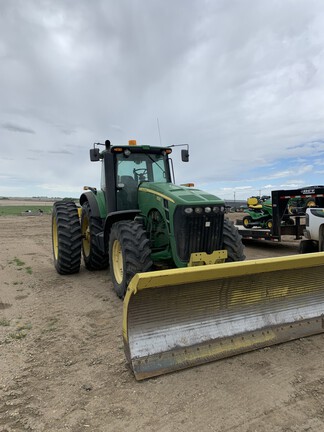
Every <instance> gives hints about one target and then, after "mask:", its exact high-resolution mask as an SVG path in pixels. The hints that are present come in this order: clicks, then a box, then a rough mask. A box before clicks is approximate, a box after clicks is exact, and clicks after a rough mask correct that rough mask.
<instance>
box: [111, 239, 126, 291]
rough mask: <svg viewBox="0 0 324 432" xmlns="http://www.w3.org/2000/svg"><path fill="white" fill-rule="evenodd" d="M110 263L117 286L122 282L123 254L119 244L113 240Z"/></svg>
mask: <svg viewBox="0 0 324 432" xmlns="http://www.w3.org/2000/svg"><path fill="white" fill-rule="evenodd" d="M112 255H113V256H112V262H113V271H114V276H115V280H116V282H117V283H118V284H121V283H122V281H123V274H124V264H123V254H122V249H121V245H120V242H119V241H118V240H115V241H114V243H113V247H112Z"/></svg>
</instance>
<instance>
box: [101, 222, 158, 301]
mask: <svg viewBox="0 0 324 432" xmlns="http://www.w3.org/2000/svg"><path fill="white" fill-rule="evenodd" d="M150 255H151V249H150V246H149V240H148V238H147V235H146V231H145V230H144V228H143V226H142V225H141V224H139V223H138V222H135V221H122V222H116V223H114V224H113V226H112V229H111V231H110V236H109V264H110V272H111V280H112V283H113V286H114V290H115V292H116V294H117V295H118V297H120V298H123V297H124V296H125V293H126V290H127V286H128V284H129V282H130V281H131V279H132V278H133V276H135V274H136V273H142V272H147V271H149V270H150V269H151V267H152V264H153V263H152V261H151V258H150Z"/></svg>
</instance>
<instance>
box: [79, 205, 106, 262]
mask: <svg viewBox="0 0 324 432" xmlns="http://www.w3.org/2000/svg"><path fill="white" fill-rule="evenodd" d="M102 231H103V224H102V220H101V219H100V218H99V217H94V216H92V214H91V208H90V204H89V203H88V201H87V202H85V203H84V204H83V206H82V213H81V233H82V255H83V260H84V264H85V266H86V268H87V269H88V270H102V269H105V268H107V267H108V264H109V262H108V254H107V253H106V254H105V253H103V252H102V251H101V249H100V248H99V247H98V244H97V242H96V238H95V236H96V234H99V233H100V232H102Z"/></svg>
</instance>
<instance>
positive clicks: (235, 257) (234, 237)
mask: <svg viewBox="0 0 324 432" xmlns="http://www.w3.org/2000/svg"><path fill="white" fill-rule="evenodd" d="M223 249H226V250H227V259H226V262H232V261H244V260H245V255H244V246H243V243H242V237H241V236H240V234H239V232H238V230H237V228H236V227H235V226H234V224H233V222H231V221H230V220H229V219H224V228H223Z"/></svg>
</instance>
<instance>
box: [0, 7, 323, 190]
mask: <svg viewBox="0 0 324 432" xmlns="http://www.w3.org/2000/svg"><path fill="white" fill-rule="evenodd" d="M252 11H253V12H252ZM292 16H293V19H292ZM323 46H324V3H323V2H320V1H318V0H308V1H307V2H306V1H299V0H286V1H285V2H281V1H277V0H273V1H270V2H260V1H259V0H246V1H244V2H243V1H241V2H240V1H231V2H229V1H227V0H215V1H213V2H211V1H207V0H175V1H173V2H169V3H168V4H167V5H166V3H165V2H164V1H162V0H151V1H146V2H145V1H139V0H134V1H132V2H129V1H126V0H120V1H118V2H116V1H113V0H96V2H89V1H88V0H80V1H79V2H78V4H77V5H76V4H75V3H74V2H67V1H65V0H57V1H55V2H48V1H45V2H43V1H39V0H30V1H28V2H26V1H24V0H14V1H3V2H1V14H0V94H1V99H0V115H1V121H2V129H1V143H2V142H7V143H9V142H10V148H8V149H7V150H6V152H7V155H6V156H7V157H8V158H10V157H13V158H14V163H11V161H10V160H7V161H1V167H0V169H1V172H2V173H4V174H6V175H13V176H14V175H15V172H19V171H21V170H25V171H26V170H27V171H28V175H29V177H28V178H30V179H31V180H30V182H29V183H28V181H27V182H26V185H27V186H28V184H30V188H35V187H36V186H35V185H42V184H43V185H44V184H46V185H47V187H48V189H49V190H50V189H51V187H52V186H51V185H54V186H53V188H55V185H61V186H60V188H61V187H62V182H61V181H60V179H61V178H64V183H65V184H66V185H69V187H73V188H76V189H77V188H78V187H79V186H80V190H81V188H82V185H83V183H88V184H93V185H96V184H97V185H98V184H99V173H98V166H97V165H96V164H90V162H89V148H90V147H92V143H93V142H104V140H105V139H110V140H111V142H112V143H113V144H116V143H117V144H122V143H127V141H128V139H132V138H134V139H137V141H138V143H139V144H152V145H158V144H159V133H158V128H157V121H156V119H157V118H159V123H160V131H161V138H162V144H164V145H170V144H177V143H181V142H188V143H189V144H190V155H191V159H190V163H189V164H182V165H181V164H180V163H179V160H180V157H179V154H178V153H177V152H176V150H175V151H174V153H173V159H174V163H175V170H176V178H177V181H179V182H183V183H185V182H187V181H190V180H192V181H194V182H195V183H196V184H197V186H199V185H200V184H202V183H204V187H205V186H206V187H207V188H209V189H215V187H216V186H215V185H216V184H217V185H219V188H220V189H221V188H223V189H224V188H225V187H226V188H229V190H230V189H231V188H234V187H236V188H237V187H238V186H239V184H240V182H242V181H244V179H249V183H248V184H249V185H250V184H252V183H250V179H251V178H252V176H254V177H253V178H254V183H255V184H256V185H257V183H258V182H259V184H264V180H263V179H264V178H271V179H273V178H274V172H275V171H276V165H275V163H276V162H278V161H280V160H283V161H284V163H283V164H284V165H285V166H286V165H287V167H286V168H285V169H283V167H282V165H280V164H279V168H278V170H277V171H278V172H277V177H278V176H279V175H280V176H281V175H283V173H286V175H287V178H286V179H284V181H285V183H286V184H289V182H291V176H292V173H294V172H299V164H298V162H297V158H301V157H304V156H305V155H306V156H307V157H308V156H312V157H313V159H314V160H315V161H316V160H319V158H321V157H322V149H321V147H322V145H321V143H322V142H323V139H324V123H323V121H322V119H323V117H324V102H323V98H322V96H321V95H322V94H323V91H324V62H323ZM26 124H28V128H27V127H25V126H24V125H26ZM35 131H37V134H36V133H35ZM12 132H21V133H20V134H19V133H16V134H13V133H12ZM23 133H24V135H23ZM304 143H314V144H304ZM73 146H75V147H74V148H75V149H76V148H77V151H75V152H74V151H73V149H71V147H73ZM17 149H18V150H19V152H17ZM35 149H39V150H37V153H39V154H40V155H41V162H40V161H37V160H33V158H30V159H27V158H28V157H29V156H28V154H29V152H31V151H35ZM72 153H73V155H74V158H75V159H74V161H75V163H73V166H71V158H64V157H62V156H64V155H67V154H69V155H71V154H72ZM17 154H18V156H17ZM46 155H50V157H46ZM305 163H306V165H311V163H310V162H309V161H307V162H305ZM313 163H314V162H313ZM271 167H272V168H273V170H274V171H273V170H272V171H271V169H272V168H271ZM258 169H260V170H261V171H262V172H260V173H259V172H258ZM80 170H82V173H83V178H82V184H80V181H81V180H80V175H79V173H80ZM303 175H305V179H306V180H307V183H311V180H312V178H311V177H310V176H311V172H307V173H305V174H303ZM306 175H307V177H306ZM280 179H281V180H280V181H281V182H283V178H282V177H280ZM271 181H272V180H271ZM260 182H262V183H260ZM314 182H315V179H314ZM223 183H224V184H223ZM225 183H226V184H225ZM317 183H318V181H317ZM27 186H26V187H27ZM272 186H274V187H275V183H274V184H273V185H272ZM6 187H7V189H6V190H8V188H10V185H9V184H8V186H6ZM251 187H253V186H251ZM256 187H258V188H259V186H256ZM223 189H222V190H223ZM0 193H2V192H1V189H0ZM22 193H23V191H22V192H21V194H22ZM26 193H27V189H26ZM62 194H63V192H62ZM32 195H37V191H36V190H33V193H32Z"/></svg>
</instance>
